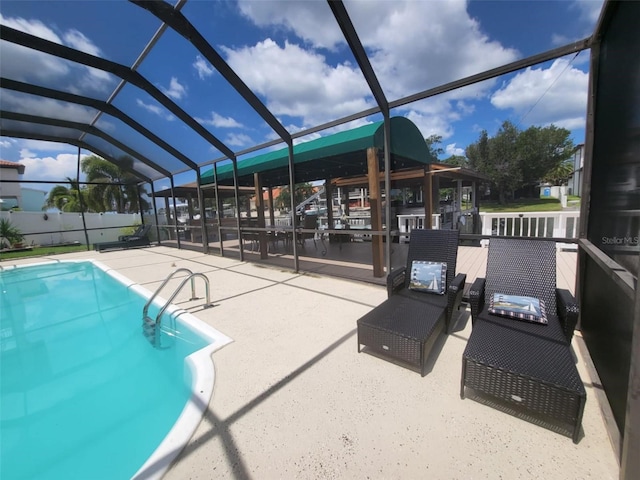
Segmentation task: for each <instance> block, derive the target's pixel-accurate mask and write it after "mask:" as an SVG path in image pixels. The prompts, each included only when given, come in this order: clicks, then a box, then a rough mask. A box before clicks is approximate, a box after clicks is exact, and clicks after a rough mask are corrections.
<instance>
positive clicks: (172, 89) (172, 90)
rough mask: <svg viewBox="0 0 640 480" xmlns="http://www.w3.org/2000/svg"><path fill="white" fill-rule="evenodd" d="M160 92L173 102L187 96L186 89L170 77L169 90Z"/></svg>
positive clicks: (165, 89)
mask: <svg viewBox="0 0 640 480" xmlns="http://www.w3.org/2000/svg"><path fill="white" fill-rule="evenodd" d="M162 92H163V93H164V94H165V95H166V96H168V97H170V98H173V99H174V100H180V99H182V97H185V96H186V95H187V88H186V87H185V86H184V85H182V84H181V83H180V82H179V81H178V79H177V78H176V77H171V82H170V83H169V88H162Z"/></svg>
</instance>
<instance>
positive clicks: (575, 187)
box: [567, 143, 584, 197]
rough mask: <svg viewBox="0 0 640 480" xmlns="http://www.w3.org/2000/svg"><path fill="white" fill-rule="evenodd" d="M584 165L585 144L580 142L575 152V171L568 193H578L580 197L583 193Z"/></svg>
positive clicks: (569, 182) (570, 178)
mask: <svg viewBox="0 0 640 480" xmlns="http://www.w3.org/2000/svg"><path fill="white" fill-rule="evenodd" d="M583 167H584V144H582V143H581V144H579V145H577V146H576V149H575V151H574V152H573V173H572V174H571V176H570V177H569V181H568V183H567V186H568V187H569V189H568V190H569V191H568V194H569V195H576V196H578V197H580V196H581V195H580V194H581V188H582V187H581V185H582V169H583Z"/></svg>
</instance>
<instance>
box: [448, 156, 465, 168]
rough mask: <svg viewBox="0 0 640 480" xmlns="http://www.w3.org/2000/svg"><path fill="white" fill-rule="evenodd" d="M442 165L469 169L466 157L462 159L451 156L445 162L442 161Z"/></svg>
mask: <svg viewBox="0 0 640 480" xmlns="http://www.w3.org/2000/svg"><path fill="white" fill-rule="evenodd" d="M442 163H445V164H447V165H451V166H452V167H464V168H467V167H469V160H468V159H467V157H463V156H462V155H451V156H450V157H449V158H447V159H446V160H443V161H442Z"/></svg>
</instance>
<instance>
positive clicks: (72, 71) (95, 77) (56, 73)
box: [0, 15, 115, 93]
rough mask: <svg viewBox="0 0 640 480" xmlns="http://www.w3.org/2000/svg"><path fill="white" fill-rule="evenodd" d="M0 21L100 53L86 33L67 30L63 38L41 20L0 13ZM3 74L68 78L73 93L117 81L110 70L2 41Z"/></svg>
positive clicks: (47, 79) (24, 78)
mask: <svg viewBox="0 0 640 480" xmlns="http://www.w3.org/2000/svg"><path fill="white" fill-rule="evenodd" d="M0 22H1V23H2V24H4V25H7V26H9V27H11V28H15V29H16V30H20V31H22V32H25V33H29V34H31V35H34V36H37V37H40V38H44V39H46V40H49V41H51V42H55V43H58V44H60V45H68V46H70V47H72V48H76V49H78V50H81V51H83V52H86V53H89V54H91V55H100V54H101V50H100V49H99V48H98V47H97V46H96V45H95V44H94V43H93V42H92V41H91V40H90V39H89V38H87V37H86V36H85V35H84V34H83V33H81V32H79V31H78V30H74V29H72V30H68V31H67V32H63V33H62V38H61V37H60V36H59V35H58V34H57V33H56V32H54V31H53V30H52V29H51V28H50V27H48V26H46V25H45V24H44V23H42V22H41V21H40V20H35V19H25V18H20V17H5V16H2V15H0ZM2 69H3V75H4V76H7V77H9V78H13V79H16V80H20V81H24V82H30V81H34V80H36V81H37V82H36V83H40V82H43V81H44V82H46V83H45V84H50V83H51V81H52V79H60V80H58V83H60V81H61V80H62V79H66V81H67V88H68V89H69V91H71V92H73V93H86V92H87V91H93V92H96V91H97V92H104V91H105V90H106V89H108V88H109V87H110V86H113V84H114V83H115V80H114V77H112V76H111V75H110V74H108V73H107V72H104V71H101V70H96V69H94V68H91V67H86V66H84V65H80V64H75V63H73V62H70V61H67V60H62V59H60V58H57V57H54V56H53V55H48V54H46V53H42V52H38V51H36V50H33V49H30V48H26V47H23V46H21V45H16V44H13V43H9V42H3V44H2Z"/></svg>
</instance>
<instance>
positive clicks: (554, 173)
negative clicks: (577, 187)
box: [542, 160, 573, 185]
mask: <svg viewBox="0 0 640 480" xmlns="http://www.w3.org/2000/svg"><path fill="white" fill-rule="evenodd" d="M572 173H573V162H571V160H565V161H564V162H562V163H561V164H560V165H558V166H557V167H555V168H553V169H551V170H549V171H548V172H547V174H546V175H545V176H544V177H542V180H544V181H545V182H547V183H550V184H551V185H566V184H567V182H568V181H569V177H570V176H571V174H572Z"/></svg>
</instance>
